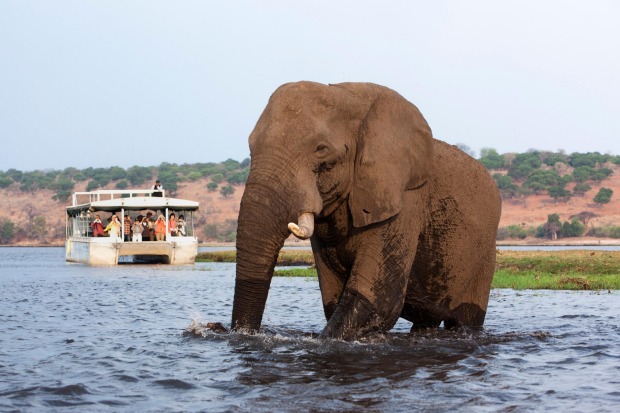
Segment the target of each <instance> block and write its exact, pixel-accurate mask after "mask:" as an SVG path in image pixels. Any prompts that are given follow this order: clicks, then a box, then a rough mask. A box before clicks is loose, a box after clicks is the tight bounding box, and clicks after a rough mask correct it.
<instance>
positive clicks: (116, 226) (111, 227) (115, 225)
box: [104, 215, 121, 241]
mask: <svg viewBox="0 0 620 413" xmlns="http://www.w3.org/2000/svg"><path fill="white" fill-rule="evenodd" d="M104 231H105V232H108V233H109V234H110V238H112V240H113V241H116V240H118V238H120V236H121V223H120V222H119V221H118V217H117V216H116V215H112V221H110V223H109V224H108V226H107V227H105V229H104Z"/></svg>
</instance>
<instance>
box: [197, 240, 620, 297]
mask: <svg viewBox="0 0 620 413" xmlns="http://www.w3.org/2000/svg"><path fill="white" fill-rule="evenodd" d="M198 255H199V258H197V261H207V260H208V261H214V262H234V261H235V252H234V251H218V252H210V253H200V254H198ZM277 265H278V266H303V265H307V266H311V268H295V269H289V268H286V269H276V271H275V273H274V275H276V276H285V277H316V276H317V273H316V269H314V268H313V265H314V258H313V256H312V251H309V250H294V251H291V250H283V251H281V252H280V256H279V257H278V263H277ZM492 288H513V289H516V290H525V289H551V290H620V251H589V250H571V251H506V250H502V251H499V250H498V252H497V260H496V270H495V275H494V277H493V283H492Z"/></svg>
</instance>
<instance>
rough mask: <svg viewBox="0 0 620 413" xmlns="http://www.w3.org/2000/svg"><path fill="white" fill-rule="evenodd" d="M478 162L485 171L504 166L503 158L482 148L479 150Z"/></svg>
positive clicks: (490, 150)
mask: <svg viewBox="0 0 620 413" xmlns="http://www.w3.org/2000/svg"><path fill="white" fill-rule="evenodd" d="M479 161H480V163H481V164H482V165H484V167H485V168H487V169H500V168H502V167H503V166H504V156H503V155H500V154H498V153H497V151H496V150H495V149H491V148H482V149H481V150H480V159H479Z"/></svg>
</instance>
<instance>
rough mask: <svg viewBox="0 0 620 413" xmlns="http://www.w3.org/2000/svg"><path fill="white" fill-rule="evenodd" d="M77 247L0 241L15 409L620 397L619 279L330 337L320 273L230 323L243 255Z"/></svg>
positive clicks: (569, 407)
mask: <svg viewBox="0 0 620 413" xmlns="http://www.w3.org/2000/svg"><path fill="white" fill-rule="evenodd" d="M63 258H64V250H63V249H61V248H44V249H34V248H0V282H1V283H2V289H1V290H0V326H2V331H1V333H0V411H8V410H18V411H19V410H22V411H50V410H58V411H64V410H68V409H70V408H72V407H73V409H72V410H75V411H110V410H111V411H269V412H271V411H291V410H299V411H354V410H356V411H357V410H360V409H365V410H369V411H390V412H391V411H397V412H398V411H403V412H405V411H407V412H409V411H412V410H414V411H454V410H456V411H480V410H486V411H547V410H553V411H603V412H604V411H609V412H612V411H617V410H618V407H619V406H620V391H619V390H618V389H620V378H619V377H620V350H619V347H618V339H620V320H619V318H618V314H619V313H620V299H619V295H620V293H618V292H611V293H608V292H607V291H604V292H596V291H594V292H592V291H586V292H583V291H582V292H551V291H526V292H515V291H512V290H494V291H492V294H491V300H490V305H489V311H488V315H487V321H486V324H485V327H484V328H483V329H478V330H468V329H461V330H457V331H445V330H436V331H432V330H429V331H422V332H416V333H415V334H409V327H410V326H409V323H407V322H405V321H402V320H401V321H399V323H398V324H397V325H396V327H395V328H394V330H393V331H392V332H390V333H389V334H385V335H374V336H371V337H367V338H365V339H364V340H360V341H358V342H353V343H347V342H341V341H335V340H322V339H318V338H317V335H318V333H319V332H320V331H321V329H322V327H323V325H324V319H323V314H322V309H321V305H320V295H319V291H318V285H317V281H316V280H315V279H287V278H275V279H274V280H273V283H272V289H271V291H270V295H269V299H268V303H267V309H266V312H265V316H264V319H263V320H264V328H263V331H262V332H261V334H258V335H254V336H248V335H243V334H235V333H231V334H216V333H213V332H211V331H206V330H200V328H199V324H198V323H199V322H207V321H220V322H222V323H224V324H225V325H228V324H229V319H230V313H231V308H232V290H233V286H234V264H214V263H200V264H197V265H195V266H186V267H170V266H165V265H151V266H135V265H125V266H118V267H88V266H83V265H77V264H67V263H65V262H64V261H63ZM193 320H194V321H193ZM189 327H191V328H193V330H194V331H195V333H194V334H188V333H186V332H185V330H186V329H187V328H189ZM74 406H75V407H74Z"/></svg>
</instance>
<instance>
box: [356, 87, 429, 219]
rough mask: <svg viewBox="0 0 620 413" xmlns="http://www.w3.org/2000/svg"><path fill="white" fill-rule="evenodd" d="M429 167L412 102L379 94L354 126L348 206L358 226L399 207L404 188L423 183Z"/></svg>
mask: <svg viewBox="0 0 620 413" xmlns="http://www.w3.org/2000/svg"><path fill="white" fill-rule="evenodd" d="M433 166H434V154H433V143H432V134H431V129H430V127H429V126H428V124H427V123H426V120H424V117H423V116H422V114H421V113H420V111H419V110H418V108H416V107H415V106H414V105H413V104H411V103H410V102H408V101H407V100H405V99H404V98H403V97H402V96H400V95H399V94H397V93H396V92H394V91H389V93H382V94H380V95H379V97H378V98H377V99H376V100H375V101H374V103H373V104H372V105H371V107H370V109H369V111H368V113H367V114H366V117H365V118H364V119H363V121H362V122H361V125H360V129H359V133H358V142H357V154H356V159H355V172H354V179H353V186H352V188H351V193H350V196H349V208H350V210H351V214H352V216H353V225H354V226H355V227H363V226H365V225H370V224H374V223H376V222H381V221H384V220H386V219H388V218H390V217H392V216H394V215H396V214H398V213H399V212H400V210H401V209H402V206H403V197H404V193H405V191H407V190H411V189H415V188H418V187H420V186H422V185H424V184H425V183H426V182H427V181H428V180H429V178H430V176H431V174H432V170H433Z"/></svg>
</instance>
